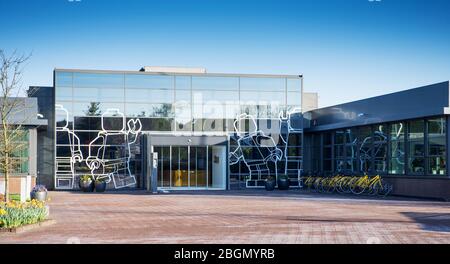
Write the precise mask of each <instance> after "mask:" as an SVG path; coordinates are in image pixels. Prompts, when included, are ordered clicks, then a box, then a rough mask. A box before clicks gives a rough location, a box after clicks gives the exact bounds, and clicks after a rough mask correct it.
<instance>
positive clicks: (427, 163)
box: [422, 119, 430, 176]
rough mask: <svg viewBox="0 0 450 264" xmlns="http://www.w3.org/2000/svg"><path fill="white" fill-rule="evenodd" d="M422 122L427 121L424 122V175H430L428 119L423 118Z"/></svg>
mask: <svg viewBox="0 0 450 264" xmlns="http://www.w3.org/2000/svg"><path fill="white" fill-rule="evenodd" d="M422 122H425V123H424V126H423V141H424V142H423V144H424V153H423V155H424V157H423V158H424V167H425V168H424V172H423V176H427V175H430V173H429V165H430V164H429V162H428V158H429V156H430V154H429V147H428V145H429V142H428V140H429V139H428V132H429V131H428V119H424V120H422Z"/></svg>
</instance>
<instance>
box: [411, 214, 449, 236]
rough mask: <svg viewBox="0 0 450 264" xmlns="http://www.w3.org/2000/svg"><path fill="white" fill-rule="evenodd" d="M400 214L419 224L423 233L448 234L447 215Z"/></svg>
mask: <svg viewBox="0 0 450 264" xmlns="http://www.w3.org/2000/svg"><path fill="white" fill-rule="evenodd" d="M402 214H403V215H405V216H406V217H408V218H410V219H411V220H413V221H414V222H416V223H417V224H419V225H420V227H421V228H422V229H423V230H425V231H433V232H448V233H450V214H449V213H417V212H402Z"/></svg>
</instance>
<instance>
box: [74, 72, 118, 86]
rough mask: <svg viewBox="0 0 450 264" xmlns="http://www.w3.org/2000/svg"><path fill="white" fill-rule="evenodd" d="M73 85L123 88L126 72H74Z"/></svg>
mask: <svg viewBox="0 0 450 264" xmlns="http://www.w3.org/2000/svg"><path fill="white" fill-rule="evenodd" d="M73 87H87V88H93V87H95V88H108V89H114V88H123V87H124V74H122V73H113V74H110V73H80V72H76V73H74V74H73Z"/></svg>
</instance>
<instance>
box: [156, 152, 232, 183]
mask: <svg viewBox="0 0 450 264" xmlns="http://www.w3.org/2000/svg"><path fill="white" fill-rule="evenodd" d="M154 150H155V152H158V160H159V162H158V166H159V168H158V187H162V188H170V189H177V188H183V189H185V188H188V189H208V188H214V189H220V188H225V181H226V180H225V179H226V175H225V174H226V151H225V147H215V146H205V147H201V146H181V147H180V146H167V147H156V146H155V147H154ZM215 175H216V176H217V177H216V176H215Z"/></svg>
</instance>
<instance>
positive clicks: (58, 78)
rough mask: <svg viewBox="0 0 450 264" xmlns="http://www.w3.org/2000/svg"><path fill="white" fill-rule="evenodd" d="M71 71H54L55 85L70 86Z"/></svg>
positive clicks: (71, 79) (71, 80)
mask: <svg viewBox="0 0 450 264" xmlns="http://www.w3.org/2000/svg"><path fill="white" fill-rule="evenodd" d="M72 82H73V73H72V72H56V73H55V85H56V86H57V87H58V88H59V87H72V84H73V83H72Z"/></svg>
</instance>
